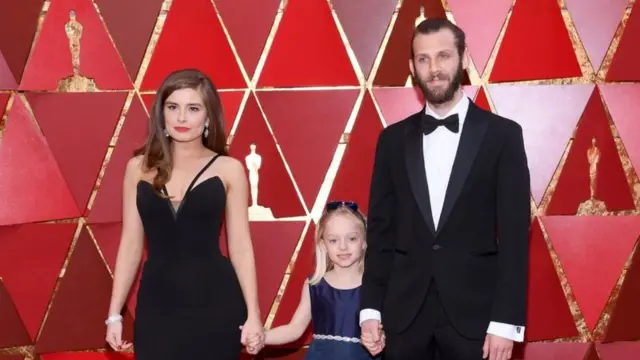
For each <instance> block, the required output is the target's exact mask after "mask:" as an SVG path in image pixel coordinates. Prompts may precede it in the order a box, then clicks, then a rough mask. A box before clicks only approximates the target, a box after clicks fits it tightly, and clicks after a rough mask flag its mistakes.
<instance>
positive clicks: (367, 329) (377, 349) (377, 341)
mask: <svg viewBox="0 0 640 360" xmlns="http://www.w3.org/2000/svg"><path fill="white" fill-rule="evenodd" d="M361 331H362V335H361V340H362V345H364V347H365V348H367V350H368V351H369V352H370V353H371V355H373V356H376V355H378V354H379V353H381V352H382V350H383V349H384V346H385V337H384V333H383V332H382V324H380V322H379V321H378V320H367V321H365V322H363V323H362V326H361Z"/></svg>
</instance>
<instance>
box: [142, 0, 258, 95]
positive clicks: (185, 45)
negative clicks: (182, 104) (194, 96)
mask: <svg viewBox="0 0 640 360" xmlns="http://www.w3.org/2000/svg"><path fill="white" fill-rule="evenodd" d="M176 54H179V55H176ZM186 68H195V69H199V70H200V71H203V72H204V73H206V74H207V75H209V76H210V77H211V79H212V80H213V82H214V83H215V85H216V87H217V88H218V89H241V88H246V87H247V83H246V82H245V80H244V77H243V76H242V73H241V72H240V68H239V67H238V62H237V61H236V58H235V55H234V54H233V51H232V50H231V46H230V45H229V41H228V40H227V36H226V35H225V33H224V30H223V28H222V25H221V24H220V20H218V15H217V14H216V11H215V9H214V7H213V3H211V0H174V1H173V3H172V4H171V8H170V9H169V12H168V14H167V18H166V20H165V23H164V26H163V28H162V32H161V33H160V38H159V39H158V43H157V45H156V47H155V49H154V52H153V55H152V57H151V61H150V63H149V67H148V69H147V72H146V74H145V75H144V80H143V81H142V86H141V87H140V89H141V90H145V91H147V90H151V91H156V90H157V89H158V88H159V87H160V84H161V83H162V81H163V80H164V78H165V77H166V76H167V75H169V73H171V72H173V71H176V70H180V69H186ZM220 69H224V71H220Z"/></svg>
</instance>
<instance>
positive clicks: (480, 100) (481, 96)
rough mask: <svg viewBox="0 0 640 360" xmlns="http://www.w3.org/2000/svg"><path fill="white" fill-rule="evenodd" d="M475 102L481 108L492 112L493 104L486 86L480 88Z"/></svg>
mask: <svg viewBox="0 0 640 360" xmlns="http://www.w3.org/2000/svg"><path fill="white" fill-rule="evenodd" d="M474 103H475V104H476V105H478V107H480V108H481V109H484V110H486V111H489V112H492V111H491V105H490V104H489V97H488V95H487V92H486V91H485V90H484V88H480V90H479V91H478V95H477V96H476V99H475V101H474Z"/></svg>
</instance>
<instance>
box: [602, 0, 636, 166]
mask: <svg viewBox="0 0 640 360" xmlns="http://www.w3.org/2000/svg"><path fill="white" fill-rule="evenodd" d="M639 9H640V8H639ZM598 86H599V87H600V91H601V92H602V97H603V98H604V100H605V104H606V105H607V108H608V109H609V114H611V118H612V120H613V123H614V125H615V126H616V129H617V130H618V133H619V135H620V139H621V140H622V143H623V144H624V148H625V150H626V151H627V154H629V158H630V159H631V163H632V164H633V166H634V168H636V171H637V170H638V169H640V121H638V117H637V114H640V102H639V101H638V99H640V84H605V85H598Z"/></svg>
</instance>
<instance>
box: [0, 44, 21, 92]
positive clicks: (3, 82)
mask: <svg viewBox="0 0 640 360" xmlns="http://www.w3.org/2000/svg"><path fill="white" fill-rule="evenodd" d="M17 87H18V82H17V81H16V79H15V78H14V77H13V74H12V73H11V69H10V68H9V64H7V61H6V59H5V58H4V56H3V55H2V52H1V51H0V90H15V89H16V88H17Z"/></svg>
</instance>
